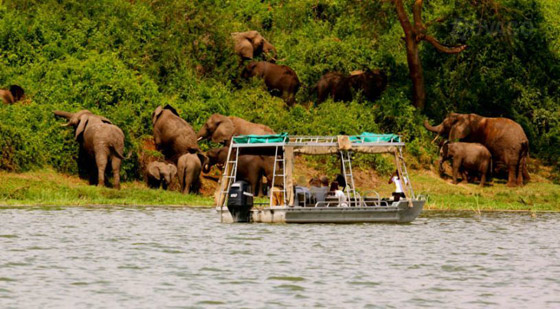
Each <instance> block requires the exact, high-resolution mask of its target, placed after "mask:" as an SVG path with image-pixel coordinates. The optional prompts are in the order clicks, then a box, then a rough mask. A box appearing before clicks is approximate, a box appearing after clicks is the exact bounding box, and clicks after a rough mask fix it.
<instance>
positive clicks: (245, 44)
mask: <svg viewBox="0 0 560 309" xmlns="http://www.w3.org/2000/svg"><path fill="white" fill-rule="evenodd" d="M235 52H236V53H237V54H238V55H240V56H241V57H243V58H244V59H253V44H251V42H250V41H249V40H247V39H244V40H240V41H238V42H237V43H236V44H235Z"/></svg>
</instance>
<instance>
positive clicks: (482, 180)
mask: <svg viewBox="0 0 560 309" xmlns="http://www.w3.org/2000/svg"><path fill="white" fill-rule="evenodd" d="M480 175H481V176H480V186H481V187H484V184H485V183H486V172H485V171H481V172H480Z"/></svg>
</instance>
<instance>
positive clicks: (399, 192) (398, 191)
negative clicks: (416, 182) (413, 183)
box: [389, 170, 407, 202]
mask: <svg viewBox="0 0 560 309" xmlns="http://www.w3.org/2000/svg"><path fill="white" fill-rule="evenodd" d="M391 183H394V184H395V192H393V199H394V200H395V202H398V201H399V200H400V199H401V197H403V198H404V197H406V196H405V194H404V190H403V183H402V181H401V177H400V175H399V170H395V172H394V173H393V175H392V176H391V179H389V184H391ZM404 183H405V184H406V183H407V180H406V179H404Z"/></svg>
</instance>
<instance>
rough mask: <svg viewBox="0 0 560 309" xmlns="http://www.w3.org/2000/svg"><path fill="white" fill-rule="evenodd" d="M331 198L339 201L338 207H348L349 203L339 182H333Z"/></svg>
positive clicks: (330, 192)
mask: <svg viewBox="0 0 560 309" xmlns="http://www.w3.org/2000/svg"><path fill="white" fill-rule="evenodd" d="M329 195H330V196H334V197H336V198H337V199H338V205H339V206H341V207H348V201H347V200H346V195H345V194H344V192H342V190H340V188H339V187H338V181H336V180H335V181H333V182H332V183H331V189H330V191H329Z"/></svg>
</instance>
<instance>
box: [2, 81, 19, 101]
mask: <svg viewBox="0 0 560 309" xmlns="http://www.w3.org/2000/svg"><path fill="white" fill-rule="evenodd" d="M24 97H25V92H24V91H23V88H21V87H20V86H18V85H11V86H10V88H9V89H0V100H1V101H2V102H4V103H6V104H12V103H15V102H17V101H21V100H23V99H24Z"/></svg>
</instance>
